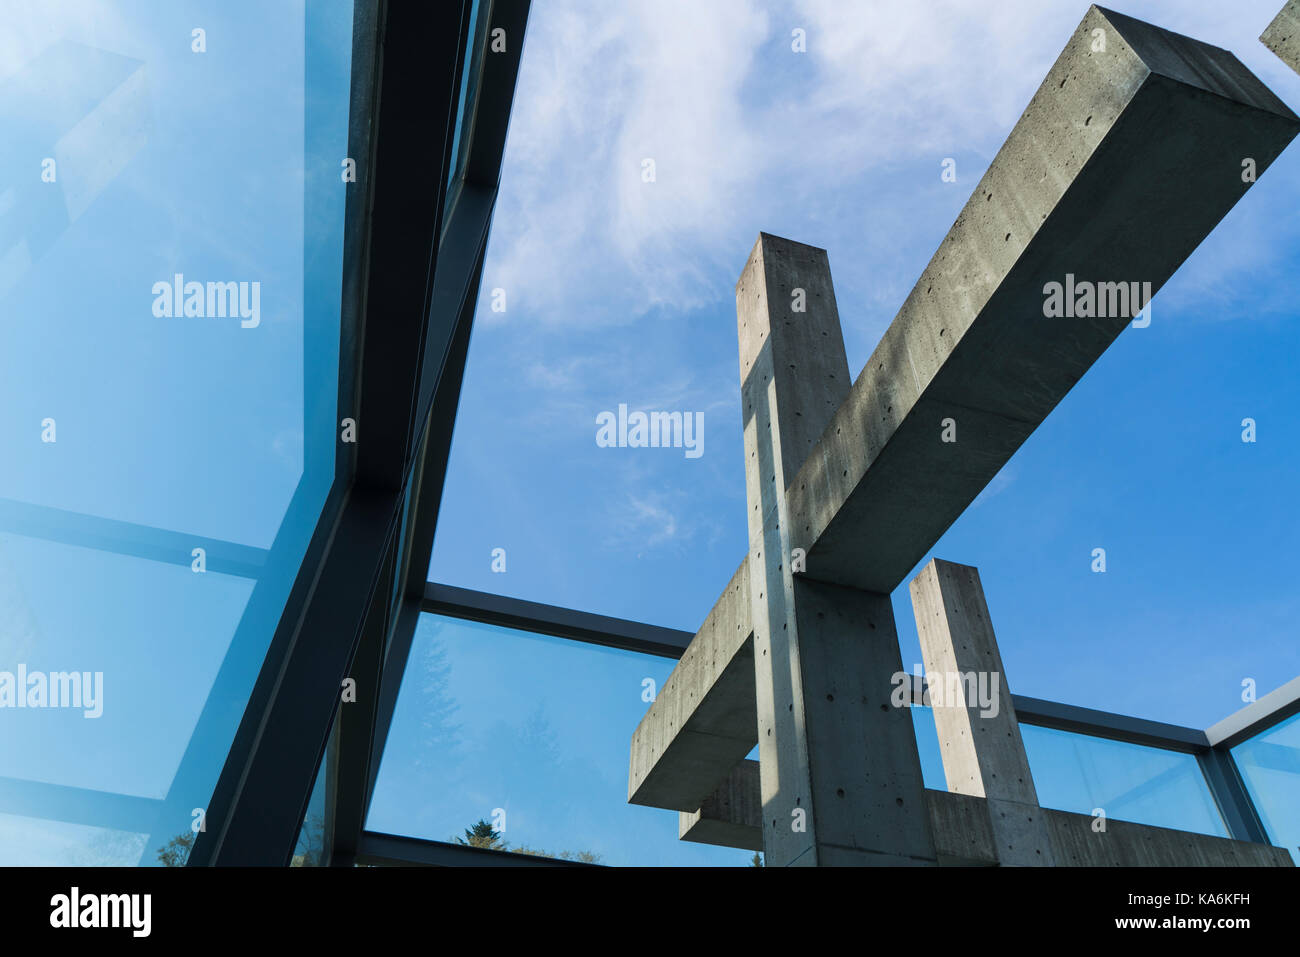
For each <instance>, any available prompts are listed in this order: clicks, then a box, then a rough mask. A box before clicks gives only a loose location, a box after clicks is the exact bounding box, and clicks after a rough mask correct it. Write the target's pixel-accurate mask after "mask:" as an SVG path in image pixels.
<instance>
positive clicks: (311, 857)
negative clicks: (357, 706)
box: [289, 713, 338, 867]
mask: <svg viewBox="0 0 1300 957" xmlns="http://www.w3.org/2000/svg"><path fill="white" fill-rule="evenodd" d="M337 732H338V715H337V713H336V714H335V716H334V726H333V728H332V729H331V731H330V743H329V745H328V747H326V749H325V756H324V757H323V758H322V759H321V763H320V770H319V771H317V772H316V783H315V784H314V785H313V786H312V789H311V798H310V799H309V800H308V802H307V813H306V814H304V815H303V819H302V827H301V828H299V830H298V844H297V846H296V847H295V848H294V849H293V857H292V858H291V859H290V861H289V866H290V867H322V866H324V864H325V862H326V861H328V860H329V855H330V851H329V844H330V842H329V827H328V821H329V820H330V815H329V813H328V811H327V810H326V805H327V803H329V802H330V801H331V795H330V793H329V791H330V788H331V787H332V785H331V783H330V780H331V777H332V776H333V775H334V766H335V755H336V754H337V747H338V742H337V738H336V735H337Z"/></svg>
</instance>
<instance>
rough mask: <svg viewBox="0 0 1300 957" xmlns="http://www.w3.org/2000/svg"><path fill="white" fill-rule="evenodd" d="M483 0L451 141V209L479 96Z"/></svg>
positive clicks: (472, 29)
mask: <svg viewBox="0 0 1300 957" xmlns="http://www.w3.org/2000/svg"><path fill="white" fill-rule="evenodd" d="M479 9H480V0H474V2H473V4H472V5H471V8H470V15H469V34H468V36H469V39H468V44H469V46H468V51H467V53H468V55H467V56H466V57H465V61H464V64H463V65H462V69H461V76H460V101H459V102H458V104H457V106H456V127H455V132H454V133H453V134H452V141H451V169H450V170H449V171H448V173H447V208H448V209H450V208H451V204H452V201H453V200H454V199H455V194H456V186H455V184H456V181H457V180H458V179H459V178H460V173H461V170H462V169H463V168H464V166H465V158H464V157H463V156H462V155H461V154H462V153H463V152H464V151H465V145H466V143H467V142H468V140H467V138H466V137H465V136H464V135H463V134H464V133H465V132H466V129H465V127H466V126H467V124H468V121H469V118H470V117H471V116H473V114H474V102H475V97H476V96H477V94H478V75H479V64H480V63H481V62H482V59H483V43H484V35H485V33H486V28H487V18H486V17H484V18H483V19H482V20H480V19H479Z"/></svg>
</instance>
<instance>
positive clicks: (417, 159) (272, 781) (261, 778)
mask: <svg viewBox="0 0 1300 957" xmlns="http://www.w3.org/2000/svg"><path fill="white" fill-rule="evenodd" d="M364 6H365V5H364V4H359V5H358V18H359V19H360V18H361V17H362V16H363V15H364V13H363V11H362V7H364ZM469 8H470V5H469V3H467V2H462V3H460V4H454V5H453V4H439V5H423V4H420V5H416V4H395V3H384V2H380V3H378V4H377V5H376V6H374V7H372V8H371V10H372V16H373V17H374V22H375V24H376V26H377V29H376V30H375V33H376V35H377V37H378V42H377V44H376V46H375V47H374V52H373V59H372V60H371V61H370V62H371V63H373V71H374V72H373V76H372V79H371V81H370V82H371V83H372V84H373V86H372V92H371V103H372V104H373V106H372V109H371V110H368V111H364V113H363V115H362V116H359V115H358V113H357V112H356V111H354V114H353V121H354V129H353V132H354V136H353V144H354V146H353V149H352V150H351V151H352V152H354V153H356V154H357V155H358V156H360V157H365V159H364V160H362V161H361V162H359V165H363V166H364V167H365V168H366V169H367V170H373V173H372V175H370V176H369V178H368V184H367V186H368V190H369V201H368V208H367V209H366V210H365V211H364V219H365V229H364V236H365V237H366V246H365V249H364V250H363V252H362V255H363V256H364V259H363V260H362V262H361V264H360V267H359V268H360V270H361V271H360V272H359V273H357V274H355V275H356V282H355V284H354V285H353V286H352V287H351V288H350V289H349V288H346V287H345V296H346V295H347V293H348V292H349V291H350V292H352V293H354V294H356V295H358V296H359V297H360V300H361V303H362V305H361V308H360V310H359V316H358V322H357V323H356V326H355V330H354V335H355V337H356V338H355V340H354V342H352V343H349V342H347V341H346V336H347V333H346V332H345V341H344V342H343V349H344V352H343V356H345V357H346V356H347V355H348V351H347V350H348V347H349V345H351V346H352V347H353V349H354V352H355V354H356V355H357V356H358V360H357V361H358V364H359V365H358V371H357V373H356V376H355V380H356V382H357V388H356V391H355V401H353V402H349V401H347V399H348V398H351V397H345V396H344V395H343V394H341V395H340V400H339V405H340V414H341V415H344V414H347V413H345V412H344V411H343V410H347V409H354V410H355V411H354V412H352V415H353V416H354V417H355V418H356V420H357V437H358V441H357V447H356V469H355V472H354V473H352V475H351V476H350V478H351V483H350V487H348V486H347V485H346V484H345V485H344V487H345V489H346V491H344V492H343V493H342V495H341V501H340V507H339V511H338V515H337V518H336V519H335V520H334V521H332V522H329V523H325V522H323V523H322V527H320V528H318V530H317V539H318V541H320V545H321V547H320V552H319V555H318V556H313V557H316V558H317V560H315V561H309V562H308V563H305V564H304V565H303V566H302V569H301V571H300V573H299V576H298V581H297V583H296V585H295V592H300V593H301V595H302V600H301V603H299V604H291V605H290V607H289V608H287V609H286V612H285V614H284V616H283V617H282V618H281V622H280V626H279V628H278V629H277V631H276V635H275V638H274V640H273V642H272V654H270V655H268V656H267V658H266V660H265V662H264V664H263V667H262V670H261V672H260V674H259V676H258V681H257V685H256V686H255V689H254V694H253V697H252V699H251V700H250V702H249V706H248V708H247V709H246V710H245V713H244V718H243V720H242V721H241V724H240V728H239V733H238V734H237V736H236V740H235V746H234V747H233V748H232V749H231V750H230V753H229V756H228V758H227V761H226V765H225V769H224V770H223V772H222V775H221V779H220V781H219V783H218V786H217V789H216V793H215V794H214V795H213V799H212V802H211V805H210V807H209V809H208V814H207V821H208V830H207V831H205V832H204V833H202V834H200V835H199V838H198V840H197V841H196V842H195V848H194V852H193V854H192V855H191V863H195V864H204V863H211V864H272V865H283V864H286V863H288V861H289V858H290V856H291V854H292V852H293V848H294V845H295V843H296V839H297V833H298V830H299V827H300V826H301V822H302V818H303V814H304V812H305V810H306V806H307V802H308V800H309V798H310V794H311V788H312V785H313V784H314V782H315V777H316V772H317V769H318V767H319V762H320V760H321V757H322V755H323V753H324V749H325V746H326V742H327V739H328V735H329V732H330V728H331V726H332V722H333V720H334V717H335V713H336V708H337V707H338V705H339V689H340V686H341V684H342V681H343V679H344V678H345V677H347V676H348V671H349V670H350V668H351V666H352V662H353V659H354V656H355V655H356V652H357V649H358V647H359V645H360V642H361V639H362V637H363V634H364V629H365V625H366V622H367V619H368V618H369V617H370V616H371V614H372V613H373V610H374V609H375V608H378V607H382V605H383V601H382V598H384V597H386V592H385V590H384V587H385V584H386V582H385V578H384V575H385V569H386V568H391V553H392V550H393V545H394V542H395V540H396V538H397V531H398V527H399V523H400V522H401V519H402V506H403V504H404V494H403V483H404V481H405V479H406V477H407V475H409V471H410V470H409V464H410V462H411V460H412V458H413V455H414V451H415V450H414V448H413V447H412V446H411V443H410V441H409V431H408V429H407V427H406V423H407V422H408V421H409V416H410V410H411V404H412V396H413V395H414V393H415V392H416V389H417V387H418V384H419V375H420V369H421V363H420V356H421V344H422V343H423V341H424V338H425V334H426V331H427V328H428V323H429V311H428V306H429V296H430V290H431V286H432V278H433V271H434V263H435V260H436V253H437V237H438V236H439V235H440V232H441V225H442V217H443V208H444V204H445V196H446V183H447V170H448V169H449V164H450V162H451V159H452V158H451V155H450V154H451V140H452V137H453V134H454V124H455V123H456V105H457V93H458V88H459V80H460V70H459V63H460V55H461V47H462V42H461V41H462V38H463V37H464V35H465V30H466V26H465V25H466V24H467V23H468V19H469ZM354 65H355V64H354ZM364 65H365V64H364V62H363V64H362V66H363V67H364ZM414 79H418V82H413V80H414ZM365 85H366V82H365V80H364V79H362V80H361V82H360V83H358V82H357V77H356V74H355V73H354V91H353V92H354V106H355V105H356V99H357V93H358V88H359V87H364V86H365ZM359 120H364V121H365V122H366V127H367V128H365V129H361V130H358V129H357V125H356V124H357V123H358V121H359ZM357 134H360V136H364V139H363V140H360V143H361V145H360V148H357V144H358V140H359V136H358V135H357ZM350 212H351V210H350ZM349 221H350V224H353V225H355V222H356V221H355V219H353V218H351V217H350V220H349ZM350 232H351V230H350ZM353 252H354V254H355V253H356V250H353ZM351 264H352V265H354V266H357V265H358V264H357V262H356V260H355V258H354V259H353V260H352V263H351ZM345 302H346V299H345ZM372 320H373V321H372ZM349 378H351V377H350V376H349V375H347V374H344V375H343V376H342V379H343V381H344V383H346V381H347V380H348V379H349ZM343 388H346V385H343V386H341V390H342V389H343ZM345 481H346V477H344V478H343V479H341V480H340V482H338V483H336V485H337V484H343V483H344V482H345ZM377 596H379V597H377ZM333 800H334V802H335V808H336V811H337V808H338V797H337V795H335V796H334V797H333ZM335 817H336V819H337V813H336V815H335Z"/></svg>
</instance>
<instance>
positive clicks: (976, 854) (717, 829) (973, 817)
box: [679, 761, 1294, 867]
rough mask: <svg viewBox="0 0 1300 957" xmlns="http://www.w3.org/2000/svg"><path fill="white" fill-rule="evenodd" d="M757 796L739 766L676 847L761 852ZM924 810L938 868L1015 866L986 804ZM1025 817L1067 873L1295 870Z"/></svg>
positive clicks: (1274, 857)
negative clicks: (1042, 834) (685, 843)
mask: <svg viewBox="0 0 1300 957" xmlns="http://www.w3.org/2000/svg"><path fill="white" fill-rule="evenodd" d="M758 789H759V785H758V762H756V761H745V762H742V764H741V765H740V766H739V767H738V768H737V769H736V770H735V771H734V772H732V774H731V775H730V776H729V777H728V779H727V781H726V783H725V784H724V785H723V787H722V788H720V789H719V791H718V792H717V793H716V794H713V795H710V797H709V798H708V799H707V800H706V801H705V802H704V805H703V806H702V807H701V808H700V809H699V810H697V811H694V812H691V813H682V814H680V815H679V832H680V836H681V840H683V841H692V842H694V843H697V844H714V845H718V846H721V847H738V848H743V849H744V850H748V851H761V850H763V821H762V803H761V801H760V796H759V790H758ZM925 803H926V808H927V811H928V812H929V818H930V830H931V831H932V832H933V834H934V845H935V850H936V852H937V853H938V857H939V863H940V864H941V865H944V866H948V867H954V866H970V865H974V866H986V867H987V866H993V865H997V864H1002V865H1003V866H1007V865H1008V864H1011V865H1015V864H1020V863H1022V861H1021V860H1020V859H1019V858H1018V857H1017V856H1016V855H1015V854H1008V850H1014V849H1008V848H1005V847H1001V846H1000V845H999V843H998V840H997V837H996V836H995V833H994V826H993V825H992V824H991V823H990V811H989V807H988V801H987V799H985V798H980V797H975V796H973V795H969V794H958V793H956V792H949V791H935V790H933V789H930V788H927V789H926V790H925ZM1026 813H1027V814H1031V815H1033V816H1034V817H1036V818H1041V824H1042V825H1043V826H1044V827H1045V829H1046V831H1047V834H1048V837H1049V843H1050V846H1051V850H1052V854H1053V856H1054V858H1055V863H1057V864H1059V865H1065V866H1069V867H1243V866H1245V867H1292V866H1294V865H1293V862H1292V859H1291V855H1290V853H1289V852H1288V851H1287V850H1286V849H1285V848H1281V847H1273V846H1272V845H1269V844H1252V843H1250V842H1248V841H1234V840H1232V839H1230V838H1226V837H1214V836H1212V835H1209V834H1195V833H1192V832H1191V831H1178V830H1174V829H1172V828H1167V827H1154V826H1152V825H1149V824H1134V823H1132V822H1131V821H1117V820H1114V819H1112V820H1109V821H1107V822H1106V830H1105V831H1097V830H1095V829H1094V827H1095V820H1094V819H1093V817H1092V816H1091V815H1088V814H1075V813H1073V812H1070V811H1055V810H1050V809H1046V808H1030V809H1026ZM1034 823H1035V824H1038V823H1040V822H1038V821H1035V822H1034Z"/></svg>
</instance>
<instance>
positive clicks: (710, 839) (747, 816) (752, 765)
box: [677, 761, 763, 851]
mask: <svg viewBox="0 0 1300 957" xmlns="http://www.w3.org/2000/svg"><path fill="white" fill-rule="evenodd" d="M677 818H678V822H677V823H678V836H679V837H680V838H681V840H683V841H694V842H695V843H696V844H714V845H716V846H718V847H739V848H743V849H745V850H748V851H761V850H762V849H763V833H762V828H763V803H762V793H761V790H760V785H759V775H758V762H757V761H741V762H740V763H739V764H737V765H736V766H735V767H734V768H732V769H731V773H730V774H729V775H727V777H726V780H724V781H723V782H722V784H720V785H719V786H718V788H717V789H716V790H715V791H714V792H713V793H712V794H710V795H709V796H708V797H707V798H705V799H704V801H703V802H702V803H701V804H700V808H699V810H698V811H681V812H679V813H678V815H677Z"/></svg>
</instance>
